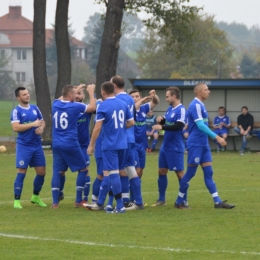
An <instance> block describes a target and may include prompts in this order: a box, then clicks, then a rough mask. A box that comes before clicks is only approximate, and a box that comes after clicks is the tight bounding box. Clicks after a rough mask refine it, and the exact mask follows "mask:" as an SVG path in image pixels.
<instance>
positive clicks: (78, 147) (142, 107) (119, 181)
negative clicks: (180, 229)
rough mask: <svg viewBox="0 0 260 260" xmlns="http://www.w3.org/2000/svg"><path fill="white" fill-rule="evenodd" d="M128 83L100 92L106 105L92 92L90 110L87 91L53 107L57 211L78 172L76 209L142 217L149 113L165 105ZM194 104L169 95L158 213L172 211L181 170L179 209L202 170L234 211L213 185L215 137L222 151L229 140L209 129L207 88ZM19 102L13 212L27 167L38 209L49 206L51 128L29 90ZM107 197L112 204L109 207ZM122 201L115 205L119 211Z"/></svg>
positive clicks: (65, 93) (114, 82)
mask: <svg viewBox="0 0 260 260" xmlns="http://www.w3.org/2000/svg"><path fill="white" fill-rule="evenodd" d="M124 85H125V83H124V79H123V78H122V77H121V76H114V77H112V78H111V80H110V81H108V82H104V83H103V84H102V85H101V96H102V99H100V100H96V99H95V95H94V92H95V85H88V86H87V87H86V91H87V93H88V95H89V104H87V105H86V104H84V103H83V100H84V98H85V95H84V89H85V85H82V84H81V85H79V86H77V87H75V86H72V85H66V86H64V87H63V90H62V96H61V97H60V98H59V99H57V100H54V102H53V105H52V152H53V175H52V183H51V185H52V197H53V202H52V206H51V208H58V207H59V203H60V201H61V200H63V199H64V194H63V190H64V185H65V180H66V175H65V172H66V171H67V170H68V168H70V170H71V171H72V172H76V171H77V172H78V175H77V180H76V199H75V203H74V206H75V207H85V208H87V209H89V210H96V211H100V210H105V211H106V212H107V213H114V214H116V213H125V212H126V211H127V210H143V209H144V203H143V199H142V192H141V177H142V175H143V169H144V168H145V161H146V148H147V137H146V126H145V119H146V114H147V113H148V112H149V111H150V110H151V109H153V108H154V107H155V106H156V105H157V104H158V103H159V98H158V96H157V95H156V93H155V91H154V90H151V91H150V93H149V96H147V97H144V98H142V95H141V93H140V92H139V91H138V90H132V91H131V92H130V93H129V94H127V93H126V92H125V90H124ZM194 93H195V98H194V100H193V101H192V102H191V104H190V105H189V108H188V111H186V109H185V107H184V106H183V105H182V104H181V101H180V91H179V89H178V88H177V87H169V88H167V89H166V101H167V102H168V103H169V107H168V109H167V111H166V112H165V114H164V116H158V117H157V119H156V121H157V123H158V124H156V125H154V126H153V129H154V130H161V129H162V130H164V140H163V143H162V145H161V148H160V152H159V159H158V168H159V170H158V175H159V176H158V190H159V197H158V199H157V201H156V202H155V204H153V205H152V206H163V205H166V189H167V184H168V181H167V172H168V171H175V173H176V176H177V178H178V180H179V184H180V188H179V193H178V197H177V199H176V201H175V203H174V207H175V208H178V209H188V208H189V205H188V200H187V190H188V187H189V181H190V180H191V178H192V177H193V176H194V175H195V173H196V170H197V167H198V165H201V167H202V169H203V172H204V180H205V184H206V187H207V188H208V190H209V192H210V194H211V195H212V198H213V201H214V207H215V208H225V209H231V208H234V207H235V205H233V204H228V203H226V202H225V201H222V200H221V199H220V197H219V196H218V192H217V188H216V185H215V183H214V181H213V178H212V176H213V170H212V158H211V151H210V148H209V144H208V136H209V137H211V138H213V139H215V140H216V141H217V142H218V143H219V144H220V145H221V146H225V145H226V141H225V140H224V139H223V138H221V137H220V136H218V135H216V134H215V133H214V132H212V131H211V130H210V129H209V128H208V114H207V110H206V107H205V105H204V104H203V101H204V100H205V99H207V98H208V97H209V93H210V91H209V89H208V87H207V85H205V84H203V83H199V84H198V85H196V86H195V88H194ZM15 95H16V97H17V100H18V101H19V105H18V106H17V107H16V108H15V109H14V110H13V111H12V113H11V124H12V127H13V130H14V131H15V132H18V137H17V145H16V168H17V176H16V179H15V182H14V208H17V209H21V208H22V205H21V203H20V198H21V194H22V188H23V181H24V178H25V174H26V171H27V168H28V166H30V167H34V168H35V171H36V176H35V179H34V183H33V195H32V197H31V202H32V203H35V204H38V205H39V206H41V207H46V206H47V205H46V204H45V203H44V202H43V201H42V200H41V198H40V197H39V193H40V191H41V189H42V186H43V183H44V177H45V174H46V169H45V166H46V162H45V157H44V152H43V149H42V143H41V134H42V133H43V131H44V127H45V123H44V120H43V117H42V114H41V112H40V110H39V108H38V107H37V106H35V105H31V104H30V103H29V102H30V95H29V92H28V90H27V89H26V88H23V87H18V88H17V89H16V90H15ZM93 113H95V126H94V129H93V132H92V134H91V138H90V133H89V128H90V119H91V115H92V114H93ZM187 122H188V131H189V137H188V140H187V150H188V163H187V171H186V173H185V174H184V150H185V148H184V138H183V128H184V126H185V124H187ZM93 151H95V153H94V155H95V159H96V166H97V175H96V178H95V180H94V182H93V185H92V200H91V202H90V199H89V192H90V183H91V181H90V175H89V172H88V166H89V162H90V159H89V155H91V154H92V153H93ZM107 195H109V196H108V201H107V205H106V206H105V200H106V197H107ZM113 200H115V204H116V205H115V206H113Z"/></svg>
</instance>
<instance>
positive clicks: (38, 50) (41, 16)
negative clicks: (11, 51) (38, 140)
mask: <svg viewBox="0 0 260 260" xmlns="http://www.w3.org/2000/svg"><path fill="white" fill-rule="evenodd" d="M45 13H46V0H34V18H33V74H34V84H35V93H36V101H37V105H38V106H39V108H40V110H41V112H42V114H43V118H44V120H45V123H46V126H45V130H44V133H43V139H50V138H51V98H50V90H49V85H48V80H47V72H46V52H45ZM43 97H44V98H43Z"/></svg>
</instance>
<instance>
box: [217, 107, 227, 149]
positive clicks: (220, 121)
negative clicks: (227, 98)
mask: <svg viewBox="0 0 260 260" xmlns="http://www.w3.org/2000/svg"><path fill="white" fill-rule="evenodd" d="M230 127H231V123H230V119H229V117H228V116H227V115H226V109H225V108H224V107H223V106H221V107H219V108H218V116H216V117H215V118H214V123H213V128H214V133H216V134H217V135H219V136H221V137H222V138H223V139H225V140H226V139H227V136H228V129H229V128H230ZM216 144H217V145H218V147H217V152H219V151H225V148H224V147H222V146H221V145H220V144H219V143H217V142H216Z"/></svg>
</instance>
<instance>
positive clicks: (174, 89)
mask: <svg viewBox="0 0 260 260" xmlns="http://www.w3.org/2000/svg"><path fill="white" fill-rule="evenodd" d="M167 91H170V93H171V96H173V95H175V96H176V98H177V99H180V90H179V89H178V88H177V87H169V88H167V89H166V92H167Z"/></svg>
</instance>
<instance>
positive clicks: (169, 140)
mask: <svg viewBox="0 0 260 260" xmlns="http://www.w3.org/2000/svg"><path fill="white" fill-rule="evenodd" d="M164 118H165V125H174V124H176V123H177V122H181V123H183V124H185V121H186V109H185V107H184V106H183V105H182V104H180V105H178V106H176V107H172V106H169V108H168V109H167V111H166V113H165V115H164ZM162 148H163V149H164V150H174V151H176V152H184V139H183V136H182V129H181V130H177V131H166V130H165V131H164V136H163V143H162Z"/></svg>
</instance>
